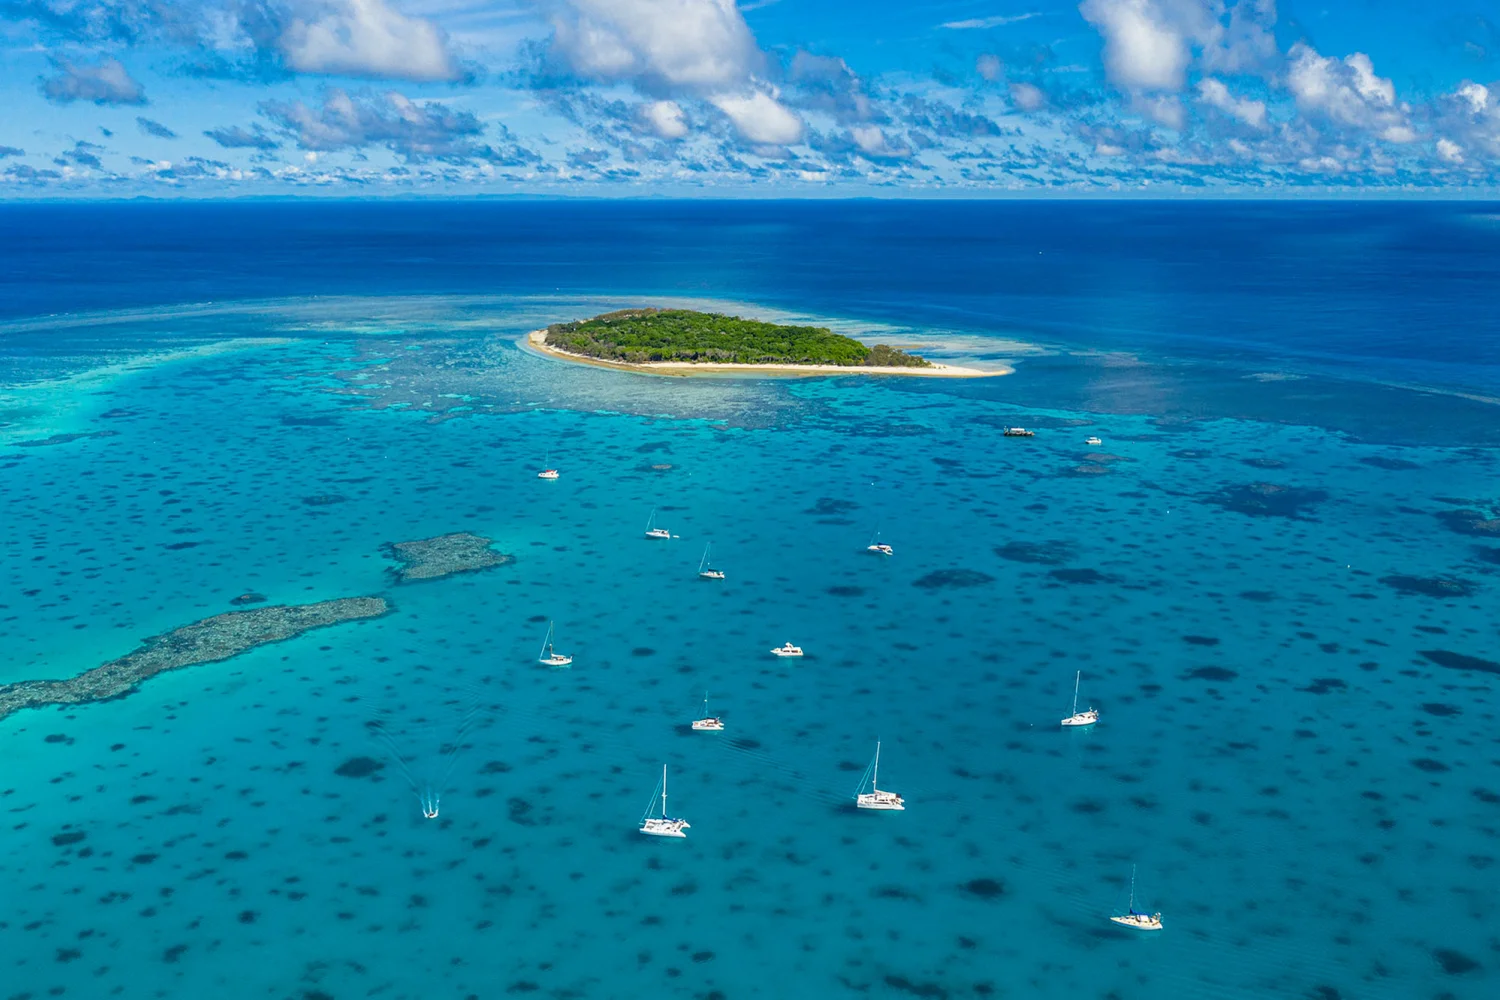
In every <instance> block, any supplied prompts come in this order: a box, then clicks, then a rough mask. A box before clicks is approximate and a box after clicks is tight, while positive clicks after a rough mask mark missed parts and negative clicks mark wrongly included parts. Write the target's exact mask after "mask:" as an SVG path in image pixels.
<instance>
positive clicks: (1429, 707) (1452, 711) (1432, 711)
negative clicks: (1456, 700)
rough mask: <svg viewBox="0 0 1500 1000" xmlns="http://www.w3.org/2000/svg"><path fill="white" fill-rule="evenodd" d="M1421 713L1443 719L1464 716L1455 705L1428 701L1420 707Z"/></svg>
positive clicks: (1462, 711) (1461, 710)
mask: <svg viewBox="0 0 1500 1000" xmlns="http://www.w3.org/2000/svg"><path fill="white" fill-rule="evenodd" d="M1422 711H1424V712H1426V713H1427V714H1428V715H1439V716H1444V717H1446V716H1450V715H1463V714H1464V710H1463V709H1461V708H1459V707H1458V706H1457V705H1445V704H1443V703H1442V702H1438V701H1429V702H1427V703H1425V704H1424V705H1423V706H1422Z"/></svg>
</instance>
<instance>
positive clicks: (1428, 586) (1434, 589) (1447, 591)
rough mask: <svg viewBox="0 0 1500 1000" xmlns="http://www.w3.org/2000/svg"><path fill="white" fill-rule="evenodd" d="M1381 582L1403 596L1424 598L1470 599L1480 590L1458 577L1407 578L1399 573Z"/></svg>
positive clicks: (1383, 578) (1384, 577) (1381, 579)
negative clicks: (1410, 595)
mask: <svg viewBox="0 0 1500 1000" xmlns="http://www.w3.org/2000/svg"><path fill="white" fill-rule="evenodd" d="M1380 582H1381V583H1383V584H1385V585H1386V586H1387V587H1390V588H1391V589H1392V590H1395V591H1397V592H1398V593H1402V594H1419V595H1421V596H1423V597H1470V596H1472V595H1473V594H1474V592H1475V591H1476V590H1478V589H1479V588H1478V587H1477V586H1476V585H1475V584H1474V583H1473V582H1471V581H1469V580H1461V579H1459V578H1458V577H1456V576H1407V575H1406V574H1404V573H1398V574H1395V575H1393V576H1383V577H1381V578H1380Z"/></svg>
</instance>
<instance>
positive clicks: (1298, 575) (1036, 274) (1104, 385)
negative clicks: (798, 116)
mask: <svg viewBox="0 0 1500 1000" xmlns="http://www.w3.org/2000/svg"><path fill="white" fill-rule="evenodd" d="M1497 289H1500V206H1495V205H1482V204H1366V205H1360V204H1288V203H1145V202H983V203H953V202H931V203H929V202H874V201H872V202H827V203H816V202H814V203H808V202H737V203H717V202H670V201H663V202H653V201H634V202H607V201H606V202H591V201H577V202H556V201H553V202H435V203H415V202H413V203H374V202H371V203H354V202H315V203H282V202H264V203H261V202H244V203H214V204H157V203H130V204H62V205H42V204H37V205H22V204H14V205H0V543H3V548H0V551H3V554H4V558H3V560H0V684H8V683H11V682H16V681H21V680H27V679H36V678H61V677H69V676H72V675H75V674H79V673H82V672H83V671H85V670H88V669H90V668H92V667H95V666H98V665H100V664H102V663H105V662H107V661H110V660H112V659H115V658H117V657H120V656H123V655H125V654H127V653H129V652H130V651H132V650H133V649H135V648H136V647H137V646H138V645H139V644H140V643H141V642H142V641H143V640H145V639H146V638H148V637H150V636H155V635H160V634H162V633H165V632H168V631H170V630H172V629H174V628H177V627H179V626H182V625H186V624H188V623H191V622H194V621H197V620H200V619H204V618H208V617H210V616H213V615H218V614H221V613H224V612H228V611H232V610H235V607H236V606H235V605H233V604H231V601H232V600H233V599H235V598H236V597H238V596H239V595H244V594H247V593H255V594H259V595H263V596H264V597H265V599H266V602H267V603H270V604H297V603H305V602H310V601H317V600H324V599H328V598H335V597H350V596H362V595H380V596H383V597H386V598H387V599H388V600H390V601H391V602H392V604H393V607H394V610H393V611H392V613H391V614H389V615H387V616H386V617H383V618H380V619H376V620H372V621H364V622H353V623H345V624H341V625H336V626H332V627H329V628H326V629H322V630H319V631H315V632H310V633H308V634H305V635H303V636H301V637H299V638H296V639H293V640H290V641H287V642H284V643H280V644H274V645H266V646H262V647H260V648H258V649H256V650H254V651H251V652H248V653H245V654H242V655H240V656H238V657H235V658H232V659H229V660H225V661H222V662H218V663H211V664H203V665H198V666H193V667H188V668H184V669H181V670H178V671H174V672H171V673H167V674H163V675H161V676H158V677H156V678H154V679H152V680H150V681H148V682H146V683H145V684H143V685H141V686H140V687H139V688H138V689H137V690H135V691H133V692H132V693H130V694H129V695H128V696H126V697H123V698H120V699H116V700H113V701H108V702H102V703H96V704H89V705H81V706H69V707H66V708H58V707H52V708H46V709H34V710H26V711H22V712H19V713H16V714H14V715H11V716H10V717H9V718H7V719H4V720H0V812H3V818H4V820H5V822H4V824H3V825H0V1000H19V998H23V997H24V998H28V1000H32V998H35V1000H40V998H42V997H49V996H65V997H86V998H94V997H234V998H237V997H257V998H258V997H268V998H294V1000H329V998H337V1000H344V998H352V997H381V998H397V997H411V998H417V997H421V998H430V997H454V998H463V997H481V998H489V997H504V996H509V995H512V994H515V995H528V994H534V995H538V996H555V997H564V996H566V997H596V996H597V997H639V996H646V995H656V996H665V997H683V998H688V997H724V998H738V997H789V996H795V997H803V996H805V997H819V998H821V997H839V996H849V997H857V996H864V997H896V998H900V997H926V998H943V997H952V998H958V997H971V996H972V997H984V996H1009V997H1041V998H1052V997H1056V998H1063V997H1068V998H1073V997H1079V996H1090V997H1120V998H1124V997H1128V996H1137V995H1151V996H1156V997H1170V998H1176V997H1215V998H1218V997H1222V998H1252V997H1266V996H1277V997H1291V998H1316V1000H1335V998H1391V1000H1396V998H1401V1000H1405V998H1414V997H1431V998H1438V997H1457V998H1471V997H1472V998H1481V997H1482V998H1492V997H1494V996H1496V995H1500V929H1497V928H1500V925H1497V922H1496V920H1495V918H1494V916H1493V913H1492V911H1493V901H1494V899H1495V898H1496V896H1497V892H1500V866H1497V857H1500V846H1497V844H1500V840H1497V836H1500V736H1497V728H1496V722H1497V707H1500V697H1497V694H1500V692H1497V688H1500V616H1497V610H1500V293H1497ZM638 304H666V305H674V304H675V305H687V306H692V307H698V308H712V309H717V310H721V311H728V312H735V313H739V314H744V315H755V316H760V317H765V318H769V319H777V320H797V321H813V322H818V323H822V324H826V325H830V326H833V327H834V328H835V329H838V330H840V331H842V332H848V333H850V334H853V335H856V336H860V337H864V338H867V339H869V340H871V341H879V342H885V343H894V344H900V345H903V346H907V347H910V348H912V349H915V350H919V351H920V352H922V353H924V354H927V355H929V356H931V357H933V358H936V359H938V360H944V361H955V362H958V363H963V364H969V365H976V366H979V367H992V368H999V367H1002V366H1009V367H1011V368H1014V372H1013V374H1009V375H1006V376H1003V377H996V378H987V379H975V380H941V379H900V378H879V377H843V376H840V377H823V378H809V379H788V378H738V377H736V378H692V379H679V378H667V377H660V376H645V375H637V374H633V373H627V372H619V371H608V370H602V369H597V368H591V367H582V366H575V365H572V364H568V363H566V362H560V361H556V360H553V359H549V358H545V357H542V356H538V355H536V354H534V353H531V352H529V351H526V350H523V349H522V348H521V347H520V346H519V345H518V341H519V340H520V339H521V338H523V336H524V334H526V332H527V331H530V330H533V329H536V328H538V327H540V326H543V325H546V324H547V323H549V322H554V321H557V320H562V319H574V318H581V317H584V316H588V315H592V314H594V313H597V312H602V311H605V310H606V309H611V308H618V307H621V306H627V305H638ZM1010 425H1024V426H1026V427H1029V428H1032V429H1034V430H1035V431H1036V436H1035V437H1031V438H1024V439H1015V438H1006V437H1004V436H1002V430H1003V429H1004V428H1005V427H1006V426H1010ZM1091 436H1097V437H1099V438H1101V439H1102V444H1100V445H1097V446H1095V445H1089V444H1087V443H1086V439H1087V438H1089V437H1091ZM549 464H550V465H553V466H556V467H557V468H558V469H559V470H560V471H561V478H560V479H559V480H557V481H555V482H547V481H543V480H539V479H537V477H536V472H537V471H538V470H539V469H541V468H543V467H544V466H545V465H549ZM653 510H654V511H655V512H656V518H657V521H658V523H660V524H663V525H664V526H666V527H669V528H670V529H671V530H672V531H673V533H674V534H675V535H677V536H679V537H677V538H674V539H673V540H671V541H669V542H652V541H648V540H646V539H645V538H644V536H643V531H642V529H643V528H644V526H645V523H646V521H647V518H648V516H649V515H650V514H651V512H652V511H653ZM877 529H878V530H879V532H880V537H881V539H882V540H883V541H886V542H889V543H890V544H891V545H892V546H893V547H894V549H895V555H894V556H893V557H891V558H889V559H883V558H879V557H874V556H871V555H869V554H868V553H866V552H865V546H866V545H867V544H868V543H869V542H870V539H871V536H872V534H873V533H874V532H875V531H876V530H877ZM455 531H469V532H475V533H478V534H482V535H485V536H487V537H489V538H492V539H494V540H495V545H496V547H497V548H498V549H499V550H501V551H503V552H506V553H509V554H513V555H515V556H516V560H515V562H514V563H512V564H510V565H507V566H503V567H498V568H493V569H489V570H485V571H482V572H478V573H472V574H465V575H459V576H452V577H448V578H445V579H441V580H435V581H429V582H421V583H398V582H396V581H395V578H394V576H393V575H392V572H391V569H392V567H393V565H394V564H393V563H392V562H391V560H390V559H389V558H388V555H387V552H386V550H385V549H384V548H383V546H385V545H386V544H387V543H391V542H400V541H406V540H413V539H422V538H427V537H431V536H434V535H439V534H443V533H447V532H455ZM710 542H711V543H712V545H713V563H714V565H715V566H716V567H718V568H721V569H723V570H724V571H725V572H726V574H727V579H725V580H723V581H716V582H706V581H701V580H699V579H698V578H697V576H696V569H697V566H698V563H699V560H700V557H701V555H702V552H703V547H704V545H705V544H707V543H710ZM549 621H555V622H556V623H557V644H558V647H559V649H562V650H564V651H566V652H568V653H570V654H572V655H573V656H574V657H575V660H574V664H573V666H572V668H571V669H569V670H563V671H559V670H549V669H547V668H545V667H542V666H540V665H538V664H537V663H536V656H537V651H538V648H539V647H540V644H541V642H542V637H543V634H544V633H545V632H546V629H547V623H548V622H549ZM787 640H791V641H794V642H796V643H798V644H800V645H802V646H803V647H805V648H806V650H807V652H808V655H807V657H806V658H805V659H803V660H800V661H783V660H778V659H776V658H774V657H772V656H770V655H769V653H768V651H769V649H770V648H771V647H772V646H776V645H779V644H780V643H782V642H784V641H787ZM1078 671H1081V672H1082V698H1083V700H1084V701H1085V702H1087V703H1089V704H1092V705H1093V706H1095V707H1097V708H1098V709H1099V710H1100V712H1101V721H1100V722H1099V724H1098V725H1097V726H1095V727H1093V728H1091V729H1086V730H1079V731H1068V730H1064V729H1062V728H1061V727H1059V726H1058V720H1059V719H1060V718H1061V717H1062V716H1064V715H1066V714H1068V712H1069V711H1070V707H1071V701H1072V685H1073V681H1074V676H1075V673H1076V672H1078ZM705 691H707V692H708V694H709V698H710V706H711V708H712V709H713V711H714V712H715V713H717V714H721V715H722V716H723V717H724V720H725V723H726V726H727V728H726V731H725V732H723V733H701V732H692V731H691V730H690V729H689V728H688V725H687V724H688V722H689V721H690V720H691V719H692V718H694V717H695V716H696V714H697V713H698V710H699V708H700V704H701V701H702V698H703V696H704V692H705ZM876 740H880V741H882V745H883V751H882V757H881V770H880V775H881V786H882V787H884V788H889V789H892V790H895V791H897V792H899V793H901V794H902V795H904V796H905V798H906V800H907V809H906V811H905V812H901V813H885V814H871V813H866V812H860V811H856V810H855V809H853V808H852V798H853V793H854V790H855V786H856V784H857V783H858V781H859V779H860V775H861V773H862V772H863V770H864V768H865V765H866V763H867V761H868V760H869V757H870V754H871V753H872V751H873V749H874V745H875V742H876ZM663 764H666V765H668V766H669V767H670V769H671V789H672V795H671V808H672V811H673V812H674V813H678V814H680V815H682V816H684V817H685V818H687V819H688V820H689V821H690V822H691V823H692V828H691V830H690V832H689V836H688V838H687V839H686V840H683V841H663V840H657V839H655V838H646V837H642V836H640V835H639V834H638V833H637V832H636V826H637V824H638V822H639V819H640V816H641V813H642V810H643V809H644V808H645V806H646V804H647V801H648V799H649V798H650V796H651V793H652V788H653V786H654V784H655V782H656V780H657V777H658V776H659V774H660V768H661V766H662V765H663ZM424 784H431V785H440V786H442V791H443V794H442V810H441V815H440V817H439V818H438V819H436V820H428V819H424V818H423V816H422V813H421V810H420V808H419V802H418V796H417V794H416V792H417V790H418V789H420V788H421V787H422V786H423V785H424ZM1132 867H1134V869H1135V871H1136V873H1137V877H1136V890H1135V904H1136V906H1137V907H1138V908H1144V909H1149V910H1151V911H1158V910H1159V911H1161V913H1162V919H1163V923H1164V925H1165V926H1164V929H1163V930H1162V931H1161V932H1160V933H1156V934H1144V935H1143V934H1140V933H1134V932H1130V931H1127V930H1124V929H1121V928H1119V927H1117V925H1114V924H1112V923H1110V922H1109V921H1108V919H1107V918H1108V916H1109V915H1110V914H1112V913H1118V912H1120V911H1122V910H1123V909H1124V908H1125V907H1126V905H1127V903H1128V901H1129V899H1130V878H1131V871H1132Z"/></svg>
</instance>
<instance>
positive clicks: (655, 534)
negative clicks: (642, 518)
mask: <svg viewBox="0 0 1500 1000" xmlns="http://www.w3.org/2000/svg"><path fill="white" fill-rule="evenodd" d="M646 537H647V538H671V537H672V533H671V532H670V531H668V530H667V529H666V528H651V529H650V530H648V531H647V532H646Z"/></svg>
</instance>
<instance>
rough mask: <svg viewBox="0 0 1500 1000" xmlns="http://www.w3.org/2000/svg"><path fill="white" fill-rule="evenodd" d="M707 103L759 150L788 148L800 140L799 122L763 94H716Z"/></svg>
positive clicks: (757, 92) (790, 113)
mask: <svg viewBox="0 0 1500 1000" xmlns="http://www.w3.org/2000/svg"><path fill="white" fill-rule="evenodd" d="M709 101H710V103H712V104H713V106H714V107H716V108H718V109H719V110H720V111H722V112H724V114H725V115H727V116H728V118H729V120H730V121H731V122H733V123H734V127H735V130H736V131H738V132H739V133H740V135H742V136H744V137H745V139H746V140H747V141H749V142H752V143H755V144H756V145H758V146H787V145H790V144H792V143H794V142H798V141H799V140H801V138H802V129H803V126H802V119H801V118H798V117H797V116H796V115H795V114H794V113H793V112H792V111H790V110H789V109H787V108H786V107H785V106H784V105H783V104H781V103H780V102H779V101H777V100H776V98H774V97H772V96H771V95H770V94H767V93H765V92H764V91H760V90H757V91H753V92H751V93H749V94H717V95H715V96H713V97H711V98H709Z"/></svg>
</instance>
